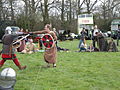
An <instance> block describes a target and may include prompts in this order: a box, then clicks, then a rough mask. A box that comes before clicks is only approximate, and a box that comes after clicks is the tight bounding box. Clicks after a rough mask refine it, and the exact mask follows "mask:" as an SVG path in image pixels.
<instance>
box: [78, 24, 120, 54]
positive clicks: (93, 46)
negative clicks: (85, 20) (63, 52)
mask: <svg viewBox="0 0 120 90" xmlns="http://www.w3.org/2000/svg"><path fill="white" fill-rule="evenodd" d="M119 36H120V35H119ZM119 36H118V39H117V44H118V40H119ZM85 38H86V31H85V28H83V30H82V31H81V38H80V42H79V46H78V47H79V49H80V50H79V52H80V51H90V52H92V51H105V52H117V51H118V49H117V45H116V44H115V42H114V40H113V39H112V38H110V39H109V40H108V39H106V37H105V36H104V34H103V33H102V32H101V31H100V30H99V29H98V27H97V25H95V26H94V29H93V31H92V40H91V43H90V45H89V46H87V44H86V39H85Z"/></svg>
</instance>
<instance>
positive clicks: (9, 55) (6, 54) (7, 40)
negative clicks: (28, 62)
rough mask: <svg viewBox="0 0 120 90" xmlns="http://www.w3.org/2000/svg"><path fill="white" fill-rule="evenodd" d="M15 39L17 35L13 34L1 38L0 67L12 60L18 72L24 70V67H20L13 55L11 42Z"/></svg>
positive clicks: (13, 48) (13, 49) (13, 50)
mask: <svg viewBox="0 0 120 90" xmlns="http://www.w3.org/2000/svg"><path fill="white" fill-rule="evenodd" d="M17 38H18V35H15V34H5V35H4V36H3V38H2V43H3V47H2V52H1V56H2V60H0V67H2V66H3V65H4V63H5V62H6V61H7V60H13V62H14V63H15V65H16V66H17V67H18V68H19V69H20V70H22V69H25V68H26V66H21V64H20V62H19V61H18V59H17V57H16V54H15V49H16V48H15V47H13V42H14V41H15V40H17Z"/></svg>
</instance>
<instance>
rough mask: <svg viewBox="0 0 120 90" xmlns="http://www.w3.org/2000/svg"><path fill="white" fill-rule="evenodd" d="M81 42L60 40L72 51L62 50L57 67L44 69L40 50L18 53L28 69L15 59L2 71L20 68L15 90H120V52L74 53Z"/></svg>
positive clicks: (64, 46)
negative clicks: (18, 66)
mask: <svg viewBox="0 0 120 90" xmlns="http://www.w3.org/2000/svg"><path fill="white" fill-rule="evenodd" d="M78 43H79V41H78V40H74V41H65V42H59V46H60V47H63V48H68V49H70V51H69V52H58V58H57V59H58V60H57V67H56V68H42V66H43V65H46V63H45V62H44V60H43V53H40V52H38V53H34V54H20V53H17V57H18V59H19V61H20V62H21V64H22V65H27V69H26V70H18V68H17V67H16V66H15V65H14V63H13V62H12V61H7V62H6V63H5V64H4V66H3V67H2V68H1V69H0V70H2V69H4V68H6V67H12V68H13V69H14V70H15V71H16V73H17V82H16V85H15V90H120V52H80V53H78V52H74V51H76V50H78V48H77V46H78ZM0 59H1V58H0Z"/></svg>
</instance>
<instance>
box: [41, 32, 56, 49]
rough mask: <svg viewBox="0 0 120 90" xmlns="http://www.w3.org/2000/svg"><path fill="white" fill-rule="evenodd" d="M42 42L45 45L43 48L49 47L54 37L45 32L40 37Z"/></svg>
mask: <svg viewBox="0 0 120 90" xmlns="http://www.w3.org/2000/svg"><path fill="white" fill-rule="evenodd" d="M41 40H42V43H43V45H44V46H45V48H47V49H50V48H52V47H53V45H54V39H53V37H52V36H51V35H50V34H45V35H44V36H43V37H42V38H41Z"/></svg>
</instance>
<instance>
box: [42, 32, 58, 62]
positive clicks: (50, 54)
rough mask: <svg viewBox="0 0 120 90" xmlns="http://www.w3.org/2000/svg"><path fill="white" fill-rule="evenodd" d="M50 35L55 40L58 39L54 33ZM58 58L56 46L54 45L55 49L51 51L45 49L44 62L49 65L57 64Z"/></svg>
mask: <svg viewBox="0 0 120 90" xmlns="http://www.w3.org/2000/svg"><path fill="white" fill-rule="evenodd" d="M48 34H50V35H51V36H52V37H53V39H54V40H57V37H56V35H55V33H54V32H53V31H50V32H49V33H48ZM56 57H57V48H56V44H54V45H53V47H52V48H50V49H47V48H45V53H44V60H45V61H46V62H47V63H51V64H54V63H56Z"/></svg>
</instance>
